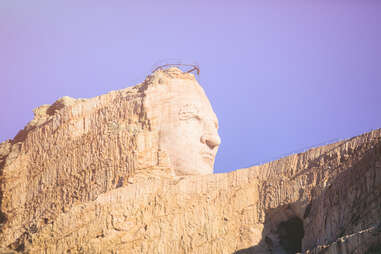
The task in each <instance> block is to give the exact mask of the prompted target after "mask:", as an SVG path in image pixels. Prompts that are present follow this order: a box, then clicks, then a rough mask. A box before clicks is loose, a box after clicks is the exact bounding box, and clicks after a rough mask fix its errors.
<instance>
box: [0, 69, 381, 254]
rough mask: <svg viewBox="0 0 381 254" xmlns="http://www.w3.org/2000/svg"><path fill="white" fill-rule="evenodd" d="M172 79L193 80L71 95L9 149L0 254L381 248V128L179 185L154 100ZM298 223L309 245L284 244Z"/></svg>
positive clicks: (42, 110) (159, 80)
mask: <svg viewBox="0 0 381 254" xmlns="http://www.w3.org/2000/svg"><path fill="white" fill-rule="evenodd" d="M172 79H181V80H184V81H186V82H188V81H189V82H193V80H195V79H194V76H193V74H190V73H183V72H182V71H181V70H179V69H176V68H170V69H166V70H157V71H156V72H154V73H153V74H151V75H150V76H148V77H147V79H146V80H145V81H144V82H143V83H141V84H139V85H137V86H135V87H129V88H126V89H123V90H120V91H112V92H110V93H108V94H105V95H101V96H98V97H95V98H90V99H73V98H69V97H63V98H61V99H59V100H58V101H56V102H55V103H53V104H52V105H43V106H41V107H39V108H37V109H36V110H35V111H34V112H35V117H34V119H33V120H32V121H31V122H30V123H29V124H28V125H27V126H26V127H25V128H24V130H23V131H24V132H23V133H19V134H18V135H17V136H16V137H15V138H14V139H13V140H8V141H5V142H3V143H1V144H0V191H1V195H0V227H1V232H0V253H2V252H1V251H3V250H4V252H5V251H6V249H8V250H9V251H11V250H13V251H14V250H17V251H19V252H23V251H24V252H29V253H41V252H46V253H67V251H69V250H70V251H71V252H75V253H80V252H82V253H111V252H112V251H115V250H118V252H120V253H142V252H143V253H234V252H236V253H244V251H254V252H255V253H270V252H276V251H285V250H287V249H288V250H290V248H291V249H292V248H301V249H302V250H307V249H309V250H310V253H319V251H320V250H321V249H322V248H323V247H321V246H325V247H324V248H326V249H327V248H328V249H329V248H330V249H329V250H330V251H331V252H330V253H340V249H339V248H338V247H337V246H339V245H340V244H344V246H345V248H346V249H347V250H348V251H349V250H353V251H355V250H356V248H357V251H360V250H361V251H363V252H359V253H365V252H366V251H368V250H369V248H370V246H377V244H379V243H380V242H381V240H380V237H381V236H380V233H379V232H380V231H381V230H378V227H375V225H379V223H380V221H379V220H380V216H379V215H380V214H381V206H380V204H381V173H380V172H381V129H378V130H374V131H372V132H369V133H365V134H363V135H360V136H357V137H354V138H351V139H347V140H343V141H340V142H337V143H334V144H329V145H326V146H321V147H316V148H313V149H310V150H308V151H306V152H304V153H299V154H293V155H290V156H287V157H284V158H281V159H279V160H276V161H272V162H269V163H265V164H263V165H257V166H253V167H250V168H246V169H239V170H236V171H233V172H230V173H222V174H209V175H198V176H181V177H179V176H175V174H174V172H173V168H171V163H170V160H169V158H168V155H167V154H166V152H165V151H163V150H161V149H159V148H158V147H157V144H158V132H159V128H158V123H157V122H155V121H156V118H155V117H152V116H154V115H155V113H156V112H153V111H150V110H152V108H155V107H153V106H149V105H151V104H148V102H147V101H145V99H146V98H147V94H149V93H150V92H151V91H154V90H155V89H157V88H159V89H160V87H161V86H162V85H165V84H166V82H168V80H172ZM155 91H157V90H155ZM147 105H148V106H147ZM152 105H154V104H152ZM290 221H291V222H295V221H296V222H297V223H296V224H298V223H299V224H300V223H301V225H302V226H303V228H302V229H303V230H300V231H298V232H297V234H296V235H299V236H301V235H302V239H290V238H287V237H285V236H284V234H283V233H282V232H288V230H290V229H289V228H287V225H289V224H290V223H289V222H290ZM281 225H283V226H281ZM368 229H369V230H368ZM370 235H372V237H370ZM351 239H352V240H351ZM292 241H294V242H296V243H295V244H292V243H291V242H292ZM297 241H299V242H297ZM295 246H296V247H295ZM298 246H299V247H298ZM319 246H320V247H319ZM333 246H336V247H333ZM1 248H2V249H1ZM293 250H295V249H293ZM318 250H319V251H318ZM313 251H315V252H313ZM354 253H356V252H354Z"/></svg>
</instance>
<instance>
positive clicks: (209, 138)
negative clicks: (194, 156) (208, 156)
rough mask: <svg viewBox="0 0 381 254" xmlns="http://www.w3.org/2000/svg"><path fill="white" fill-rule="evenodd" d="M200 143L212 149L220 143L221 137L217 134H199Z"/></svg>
mask: <svg viewBox="0 0 381 254" xmlns="http://www.w3.org/2000/svg"><path fill="white" fill-rule="evenodd" d="M201 143H203V144H206V145H207V146H209V147H210V149H213V148H215V147H217V146H219V145H220V144H221V138H220V136H219V135H218V134H204V135H202V136H201Z"/></svg>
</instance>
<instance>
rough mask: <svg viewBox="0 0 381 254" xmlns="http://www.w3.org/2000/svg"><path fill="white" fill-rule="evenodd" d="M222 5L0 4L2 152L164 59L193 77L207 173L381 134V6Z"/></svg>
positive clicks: (118, 1) (7, 0)
mask: <svg viewBox="0 0 381 254" xmlns="http://www.w3.org/2000/svg"><path fill="white" fill-rule="evenodd" d="M132 2H134V3H132ZM223 2H224V4H222V3H223ZM225 2H228V1H214V0H213V1H197V0H194V1H165V0H162V1H152V2H151V3H148V2H144V1H122V0H111V1H96V0H91V1H90V0H88V1H78V0H76V1H74V0H69V1H68V0H65V1H48V0H46V1H39V0H34V1H20V0H2V1H1V2H0V84H1V90H0V141H4V140H6V139H8V138H13V137H14V136H15V135H16V133H17V132H18V130H20V129H22V128H23V127H24V126H25V125H26V123H27V122H28V121H30V120H31V119H32V118H33V113H32V109H33V108H36V107H38V106H39V105H42V104H51V103H53V102H54V101H55V100H56V99H58V98H60V97H62V96H65V95H67V96H71V97H76V98H78V97H83V98H87V97H93V96H97V95H101V94H104V93H106V92H108V91H111V90H116V89H122V88H124V87H127V86H132V85H135V84H137V83H139V82H141V81H143V80H144V78H145V76H146V75H147V74H149V73H150V72H151V71H152V69H153V67H154V64H156V63H163V62H166V61H167V62H168V60H172V59H175V60H174V61H181V62H183V63H197V64H199V65H200V67H201V75H200V77H199V81H200V83H201V85H202V86H203V87H204V89H205V91H206V93H207V95H208V96H209V98H210V100H211V103H212V105H213V107H214V110H215V112H216V114H217V116H218V118H219V121H220V126H221V127H220V136H221V138H222V144H221V147H220V150H219V153H218V154H217V159H216V166H215V168H216V172H226V171H231V170H234V169H238V168H243V167H248V166H251V165H254V164H258V163H259V162H266V161H269V160H273V159H276V158H279V157H280V156H282V155H285V154H287V153H290V152H293V151H301V150H303V148H305V147H308V146H312V145H317V144H320V143H324V142H327V141H329V140H332V139H338V138H348V137H351V136H355V135H358V134H361V133H363V132H365V131H368V130H370V129H377V128H381V114H380V113H381V15H380V13H381V1H376V0H374V1H372V0H361V1H360V0H359V1H350V0H342V1H339V0H332V1H328V0H321V1H271V0H270V1H249V0H247V1H240V0H237V1H230V3H225ZM307 2H309V3H307ZM286 3H287V4H286Z"/></svg>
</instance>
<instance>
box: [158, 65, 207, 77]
mask: <svg viewBox="0 0 381 254" xmlns="http://www.w3.org/2000/svg"><path fill="white" fill-rule="evenodd" d="M170 67H187V68H189V67H191V69H190V70H188V71H186V73H191V72H194V71H195V72H196V74H197V75H200V67H199V66H198V65H196V64H164V65H160V66H158V67H156V69H154V70H153V72H155V71H157V70H164V69H167V68H170Z"/></svg>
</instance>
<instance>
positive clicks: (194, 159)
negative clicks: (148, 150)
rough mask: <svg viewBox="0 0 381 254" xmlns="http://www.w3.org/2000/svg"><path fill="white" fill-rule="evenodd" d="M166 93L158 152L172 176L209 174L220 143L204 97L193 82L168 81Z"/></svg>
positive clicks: (216, 123)
mask: <svg viewBox="0 0 381 254" xmlns="http://www.w3.org/2000/svg"><path fill="white" fill-rule="evenodd" d="M169 93H170V94H171V96H170V98H171V99H170V100H169V101H168V103H165V106H164V107H163V108H162V110H163V111H162V112H161V115H162V117H161V118H162V119H161V128H160V141H159V146H160V149H161V150H163V151H165V152H166V154H167V155H168V157H169V160H170V163H171V166H172V168H173V169H174V170H175V173H176V175H199V174H211V173H213V167H214V158H215V156H216V153H217V150H218V146H219V145H220V143H221V140H220V137H219V135H218V133H217V130H218V120H217V117H216V115H215V113H214V112H213V109H212V107H211V105H210V103H209V100H208V98H207V97H206V95H205V93H204V91H203V89H202V88H201V87H200V86H199V85H198V83H197V82H196V81H195V80H193V81H183V82H181V81H179V80H177V82H176V80H172V81H170V84H169Z"/></svg>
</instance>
